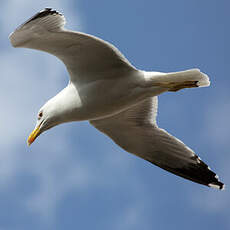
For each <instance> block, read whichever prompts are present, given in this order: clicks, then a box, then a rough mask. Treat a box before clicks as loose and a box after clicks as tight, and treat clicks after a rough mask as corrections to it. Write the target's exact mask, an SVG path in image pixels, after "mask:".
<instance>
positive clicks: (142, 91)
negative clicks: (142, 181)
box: [10, 8, 224, 189]
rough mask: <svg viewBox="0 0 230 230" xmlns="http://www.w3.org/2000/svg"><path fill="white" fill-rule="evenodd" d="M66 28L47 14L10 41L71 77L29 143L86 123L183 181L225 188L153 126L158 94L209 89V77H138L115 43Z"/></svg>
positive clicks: (188, 152)
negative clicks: (58, 64) (53, 61)
mask: <svg viewBox="0 0 230 230" xmlns="http://www.w3.org/2000/svg"><path fill="white" fill-rule="evenodd" d="M64 25H65V18H64V16H63V15H62V14H60V13H58V12H57V11H55V10H52V9H50V8H46V9H45V10H43V11H40V12H38V13H37V14H36V15H34V16H33V17H32V18H31V19H29V20H28V21H26V22H25V23H24V24H23V25H21V26H20V27H18V28H17V29H16V30H15V31H14V32H13V33H12V34H11V35H10V41H11V44H12V45H13V46H14V47H25V48H31V49H37V50H41V51H45V52H48V53H50V54H53V55H55V56H56V57H58V58H59V59H60V60H62V62H63V63H64V64H65V66H66V68H67V71H68V72H69V75H70V81H69V84H68V85H67V87H66V88H64V89H63V90H62V91H61V92H60V93H59V94H57V95H56V96H54V97H53V98H51V99H50V100H49V101H48V102H46V103H45V105H44V106H43V107H42V108H41V109H40V110H39V113H38V119H37V124H36V127H35V130H34V131H33V132H32V134H31V135H30V137H29V138H28V143H29V144H31V143H32V142H33V141H34V140H35V138H36V137H37V136H39V135H40V134H41V133H42V132H44V131H46V130H48V129H50V128H52V127H53V126H56V125H58V124H61V123H65V122H70V121H81V120H89V121H90V123H91V124H92V125H93V126H94V127H95V128H97V129H98V130H100V131H101V132H103V133H104V134H106V135H107V136H109V137H110V138H112V139H113V140H114V142H115V143H117V144H118V145H119V146H120V147H122V148H123V149H125V150H126V151H128V152H130V153H133V154H135V155H137V156H139V157H141V158H143V159H145V160H147V161H149V162H151V163H153V164H155V165H157V166H159V167H161V168H163V169H166V170H168V171H169V172H172V173H174V174H176V175H179V176H182V177H184V178H186V179H190V180H192V181H194V182H197V183H200V184H204V185H207V186H211V187H216V188H219V189H223V187H224V184H223V183H222V182H220V181H219V180H218V178H217V176H216V174H215V173H214V172H212V171H211V170H210V169H209V167H208V166H207V165H206V164H205V163H204V162H203V161H201V159H200V158H199V157H198V156H197V155H195V153H194V152H193V150H191V149H190V148H188V147H187V146H186V145H185V144H184V143H182V142H181V141H180V140H178V139H177V138H175V137H173V136H172V135H170V134H168V133H167V132H166V131H165V130H163V129H160V128H158V126H157V123H156V115H157V96H158V95H159V94H161V93H164V92H167V91H178V90H180V89H183V88H193V87H202V86H208V85H209V84H210V82H209V78H208V76H207V75H206V74H204V73H201V72H200V71H199V70H198V69H191V70H186V71H181V72H175V73H161V72H146V71H142V70H138V69H136V68H135V67H134V66H133V65H131V64H130V63H129V61H128V60H127V59H126V58H125V57H124V56H123V55H122V54H121V52H120V51H119V50H118V49H117V48H116V47H114V46H113V45H111V44H110V43H108V42H106V41H103V40H102V39H100V38H97V37H94V36H92V35H88V34H84V33H80V32H75V31H70V30H66V29H64Z"/></svg>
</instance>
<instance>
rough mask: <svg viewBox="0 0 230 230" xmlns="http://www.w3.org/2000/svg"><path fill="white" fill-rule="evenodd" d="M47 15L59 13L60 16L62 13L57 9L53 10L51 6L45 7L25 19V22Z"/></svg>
mask: <svg viewBox="0 0 230 230" xmlns="http://www.w3.org/2000/svg"><path fill="white" fill-rule="evenodd" d="M47 15H61V16H62V14H61V13H59V12H58V11H56V10H53V9H52V8H48V7H47V8H45V9H44V10H41V11H40V12H38V13H37V14H35V15H34V16H33V17H32V18H30V19H29V20H28V21H27V23H28V22H31V21H33V20H35V19H38V18H42V17H45V16H47Z"/></svg>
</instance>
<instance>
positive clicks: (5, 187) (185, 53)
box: [0, 0, 230, 230]
mask: <svg viewBox="0 0 230 230" xmlns="http://www.w3.org/2000/svg"><path fill="white" fill-rule="evenodd" d="M45 7H52V8H55V9H56V10H58V11H60V12H62V13H63V14H64V15H65V17H66V19H67V25H66V27H67V28H68V29H72V30H78V31H82V32H85V33H89V34H93V35H95V36H98V37H100V38H102V39H104V40H106V41H109V42H111V43H112V44H114V45H115V46H116V47H117V48H119V49H120V51H121V52H122V53H123V54H124V55H125V56H126V57H127V58H128V59H129V60H130V62H131V63H132V64H133V65H134V66H136V67H137V68H139V69H142V70H146V71H147V70H149V71H162V72H171V71H180V70H185V69H190V68H200V69H201V70H202V71H203V72H205V73H207V74H208V75H209V77H210V80H211V86H210V87H207V88H199V89H198V88H196V89H186V90H183V91H179V92H176V93H173V92H171V93H165V94H162V95H161V96H160V97H159V111H158V125H159V126H160V127H161V128H164V129H166V130H167V131H168V132H170V133H171V134H173V135H174V136H176V137H178V138H179V139H181V140H182V141H183V142H184V143H186V144H187V145H188V146H189V147H190V148H192V149H193V150H194V151H195V152H196V153H197V154H198V155H199V156H200V157H201V158H202V160H203V161H205V162H206V163H207V164H208V165H209V166H210V167H211V168H212V170H213V171H215V172H216V173H217V174H218V175H219V177H220V179H221V180H222V181H223V182H224V183H225V184H226V189H225V190H224V191H217V190H215V189H211V188H208V187H205V186H202V185H199V184H195V183H193V182H190V181H187V180H185V179H182V178H180V177H177V176H175V175H172V174H170V173H168V172H166V171H164V170H162V169H160V168H158V167H156V166H154V165H152V164H150V163H148V162H146V161H144V160H142V159H140V158H137V157H136V156H133V155H131V154H129V153H127V152H125V151H124V150H122V149H121V148H120V147H118V146H117V145H116V144H114V143H113V142H112V140H110V139H109V138H108V137H106V136H104V135H103V134H102V133H100V132H99V131H97V130H96V129H95V128H93V127H92V126H90V124H89V123H88V122H87V121H86V122H78V123H77V122H75V123H68V124H63V125H60V126H57V127H55V128H52V129H51V130H49V131H47V132H46V133H44V134H42V135H41V136H40V137H39V138H38V139H37V140H36V141H35V143H33V144H32V145H31V146H30V147H28V146H27V145H26V139H27V137H28V135H29V133H30V132H31V131H32V130H33V128H34V126H35V122H36V116H37V112H38V110H39V108H40V107H41V106H42V105H43V104H44V103H45V102H46V101H47V100H48V99H49V98H51V97H53V96H54V95H56V94H57V93H58V92H59V91H60V90H61V89H62V88H64V87H65V86H66V84H67V83H68V74H67V71H66V69H65V66H64V65H63V64H62V63H61V61H59V60H58V59H56V58H55V57H53V56H51V55H49V54H46V53H42V52H39V51H34V50H29V49H14V48H13V47H11V45H10V43H9V40H8V35H9V34H10V33H11V32H12V31H13V30H14V29H15V28H16V27H17V26H18V25H20V24H21V23H23V22H24V21H25V20H26V19H28V18H29V17H31V16H32V15H34V14H35V13H37V12H38V11H40V10H42V9H43V8H45ZM229 7H230V3H229V1H227V0H222V1H218V0H211V1H210V0H203V1H199V0H193V1H184V0H174V1H171V0H163V1H162V0H146V1H138V0H125V1H124V0H117V1H108V0H101V1H89V0H75V1H74V0H70V1H61V0H46V1H45V0H41V1H31V0H3V1H2V2H1V9H0V12H1V13H0V29H1V33H0V50H1V52H0V69H1V85H0V88H1V89H0V99H1V110H0V111H1V119H0V129H1V132H0V207H1V211H0V230H22V229H23V230H27V229H33V230H41V229H42V230H49V229H56V230H62V229H100V230H103V229H106V230H107V229H111V230H139V229H144V230H150V229H158V230H161V229H172V230H173V229H187V230H190V229H198V230H199V229H209V230H212V229H217V228H218V229H219V228H220V229H222V230H227V229H230V219H229V213H230V198H229V197H230V190H229V185H230V176H229V175H230V167H229V163H230V153H229V149H230V148H229V129H230V122H229V113H230V102H229V99H230V91H229V83H230V76H229V71H228V69H229V64H230V63H229V62H230V44H229V40H230V31H229V21H230V20H229V19H230V18H229V17H230V16H229Z"/></svg>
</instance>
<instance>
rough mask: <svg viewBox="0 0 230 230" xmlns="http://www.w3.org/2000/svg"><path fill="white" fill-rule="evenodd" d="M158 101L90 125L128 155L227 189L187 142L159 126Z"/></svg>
mask: <svg viewBox="0 0 230 230" xmlns="http://www.w3.org/2000/svg"><path fill="white" fill-rule="evenodd" d="M156 114H157V97H153V98H150V99H147V100H145V101H144V102H141V103H139V104H138V105H136V106H134V107H132V108H131V109H128V110H127V111H125V112H122V113H120V114H117V115H115V116H112V117H108V118H105V119H101V120H93V121H90V123H91V124H92V125H93V126H94V127H95V128H97V129H98V130H100V131H101V132H103V133H105V134H106V135H108V136H109V137H110V138H112V139H113V141H114V142H115V143H116V144H118V145H119V146H120V147H122V148H123V149H125V150H126V151H128V152H130V153H133V154H135V155H137V156H139V157H141V158H143V159H145V160H147V161H149V162H151V163H153V164H155V165H157V166H159V167H161V168H163V169H165V170H167V171H169V172H171V173H174V174H176V175H178V176H181V177H184V178H186V179H189V180H191V181H194V182H197V183H200V184H203V185H207V186H210V187H216V188H218V189H223V187H224V184H223V183H222V182H220V181H219V180H218V177H217V175H216V174H215V173H214V172H212V171H211V170H210V168H209V167H208V166H207V165H206V164H205V163H204V162H203V161H202V160H201V159H200V158H199V157H198V156H197V155H196V154H195V153H194V152H193V151H192V150H191V149H190V148H188V147H187V146H186V145H185V144H184V143H183V142H181V141H180V140H178V139H177V138H175V137H173V136H172V135H170V134H169V133H167V132H166V131H165V130H163V129H160V128H158V126H157V124H156Z"/></svg>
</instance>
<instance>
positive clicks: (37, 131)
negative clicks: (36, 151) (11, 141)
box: [27, 125, 40, 146]
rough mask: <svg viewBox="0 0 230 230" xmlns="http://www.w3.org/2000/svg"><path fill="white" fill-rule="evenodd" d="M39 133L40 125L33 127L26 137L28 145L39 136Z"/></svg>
mask: <svg viewBox="0 0 230 230" xmlns="http://www.w3.org/2000/svg"><path fill="white" fill-rule="evenodd" d="M39 134H40V125H39V126H38V127H37V128H35V129H34V131H33V132H32V133H31V134H30V136H29V137H28V139H27V144H28V146H30V145H31V144H32V143H33V142H34V140H35V139H36V138H37V137H38V136H39Z"/></svg>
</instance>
